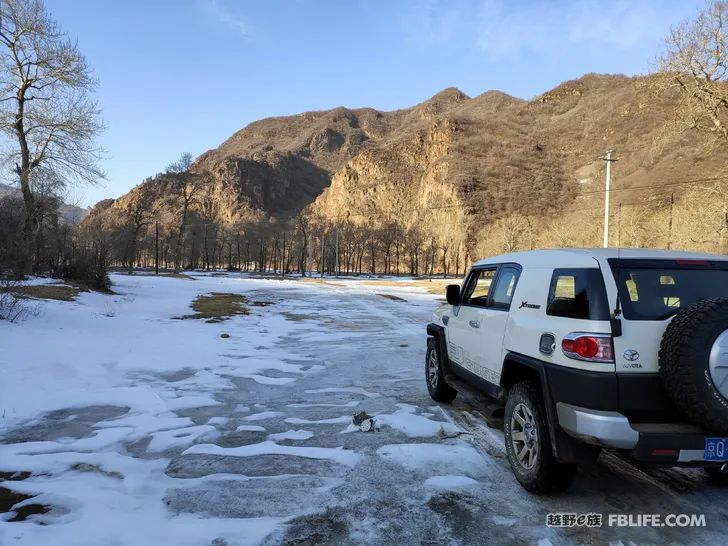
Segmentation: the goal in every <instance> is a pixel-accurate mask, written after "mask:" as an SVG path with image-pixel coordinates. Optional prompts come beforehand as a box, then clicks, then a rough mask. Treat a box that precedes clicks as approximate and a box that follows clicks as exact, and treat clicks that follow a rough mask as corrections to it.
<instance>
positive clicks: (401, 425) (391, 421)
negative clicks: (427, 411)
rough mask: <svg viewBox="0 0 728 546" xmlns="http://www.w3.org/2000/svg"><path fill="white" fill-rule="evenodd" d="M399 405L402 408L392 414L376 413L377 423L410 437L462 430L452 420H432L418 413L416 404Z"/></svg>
mask: <svg viewBox="0 0 728 546" xmlns="http://www.w3.org/2000/svg"><path fill="white" fill-rule="evenodd" d="M397 406H398V407H399V408H400V409H399V410H397V411H396V412H394V413H392V414H379V415H375V416H374V420H375V424H377V425H386V426H389V427H391V428H394V429H397V430H399V431H401V432H403V433H404V434H405V435H406V436H408V437H410V438H427V437H430V436H436V435H437V434H438V433H439V432H440V431H441V430H442V431H444V432H445V433H454V432H459V431H460V429H459V428H458V427H457V426H455V425H454V424H452V423H450V422H445V421H432V420H431V419H428V418H427V417H425V416H423V415H416V414H415V411H416V410H417V407H416V406H412V405H410V404H397Z"/></svg>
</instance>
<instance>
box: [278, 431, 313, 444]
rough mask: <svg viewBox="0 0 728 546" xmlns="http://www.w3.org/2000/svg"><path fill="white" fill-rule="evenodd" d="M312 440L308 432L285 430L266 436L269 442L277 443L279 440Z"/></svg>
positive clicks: (310, 433)
mask: <svg viewBox="0 0 728 546" xmlns="http://www.w3.org/2000/svg"><path fill="white" fill-rule="evenodd" d="M309 438H313V432H311V431H310V430H303V429H298V430H287V431H286V432H277V433H275V434H271V435H270V436H268V439H269V440H273V441H274V442H277V441H279V440H308V439H309Z"/></svg>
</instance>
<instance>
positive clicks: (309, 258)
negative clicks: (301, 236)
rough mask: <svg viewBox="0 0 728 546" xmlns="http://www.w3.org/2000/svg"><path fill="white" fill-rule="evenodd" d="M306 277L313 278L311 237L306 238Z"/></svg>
mask: <svg viewBox="0 0 728 546" xmlns="http://www.w3.org/2000/svg"><path fill="white" fill-rule="evenodd" d="M308 276H309V277H313V235H309V236H308Z"/></svg>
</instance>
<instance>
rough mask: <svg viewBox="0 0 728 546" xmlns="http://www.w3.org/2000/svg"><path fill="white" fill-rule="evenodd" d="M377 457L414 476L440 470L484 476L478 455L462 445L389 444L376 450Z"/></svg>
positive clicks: (481, 462)
mask: <svg viewBox="0 0 728 546" xmlns="http://www.w3.org/2000/svg"><path fill="white" fill-rule="evenodd" d="M377 455H379V456H380V457H382V458H384V459H388V460H391V461H396V462H397V463H399V464H400V465H402V466H403V467H404V468H406V469H407V470H411V471H415V472H429V471H432V470H437V471H440V472H442V471H443V470H444V471H448V472H452V473H453V474H456V473H457V474H463V475H466V476H468V475H470V476H476V477H478V476H483V475H485V474H486V473H487V472H486V471H487V467H486V465H485V464H484V462H483V458H482V456H481V455H480V453H478V451H477V450H476V449H475V448H473V447H471V446H469V445H467V444H464V443H456V444H389V445H385V446H382V447H380V448H379V449H377Z"/></svg>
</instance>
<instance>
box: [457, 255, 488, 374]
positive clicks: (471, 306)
mask: <svg viewBox="0 0 728 546" xmlns="http://www.w3.org/2000/svg"><path fill="white" fill-rule="evenodd" d="M497 270H498V268H497V266H492V267H483V268H478V269H473V270H472V271H471V273H470V275H469V276H468V279H467V280H466V282H465V284H464V285H463V293H462V295H461V298H460V305H457V306H455V307H454V308H453V312H452V315H451V316H450V319H449V321H448V325H447V330H448V355H449V357H450V359H451V360H452V361H453V362H455V364H457V365H459V366H461V367H462V368H464V369H465V370H467V371H469V372H470V373H473V374H475V375H478V376H479V377H484V378H487V376H486V368H485V366H484V360H483V354H484V353H483V349H484V341H483V335H482V334H483V332H484V328H483V326H484V323H485V321H486V316H487V312H488V309H487V306H488V297H489V295H490V289H491V285H492V283H493V280H494V279H495V276H496V272H497Z"/></svg>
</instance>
